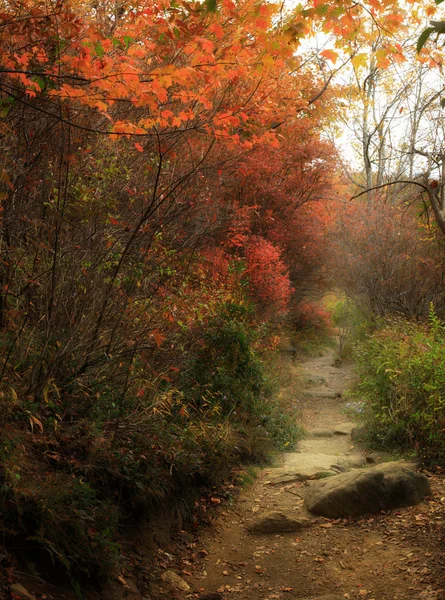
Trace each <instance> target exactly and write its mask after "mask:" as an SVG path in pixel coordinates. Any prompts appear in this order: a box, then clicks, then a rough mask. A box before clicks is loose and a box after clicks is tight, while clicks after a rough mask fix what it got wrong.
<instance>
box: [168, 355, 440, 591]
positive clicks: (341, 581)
mask: <svg viewBox="0 0 445 600" xmlns="http://www.w3.org/2000/svg"><path fill="white" fill-rule="evenodd" d="M334 359H335V352H334V350H333V349H328V350H325V351H324V352H323V354H322V356H319V357H316V358H310V359H308V360H306V361H305V362H304V363H303V364H302V365H300V366H297V365H295V364H293V363H292V362H291V361H290V360H289V364H288V365H287V369H288V373H287V375H288V377H287V379H288V381H287V383H289V385H290V387H292V381H294V383H295V387H296V389H298V387H297V382H298V381H300V382H301V378H302V375H303V378H304V381H305V384H304V387H303V389H302V388H301V383H300V391H299V392H298V393H297V397H296V402H295V403H296V408H297V409H298V410H299V412H300V414H301V415H302V419H303V423H304V425H305V427H306V429H307V430H308V432H311V431H314V430H315V436H308V438H307V439H305V440H304V441H302V442H301V443H300V445H299V449H298V450H299V451H298V452H292V453H288V454H285V455H283V456H282V459H281V461H280V463H279V464H277V465H274V466H273V468H270V467H269V468H265V469H263V470H262V471H261V472H260V474H259V476H258V478H257V479H256V481H255V483H254V484H253V485H251V486H249V487H247V488H246V489H245V490H243V492H242V493H241V495H240V497H239V498H238V499H237V500H236V501H234V504H233V505H232V506H227V507H225V508H224V509H222V511H221V514H220V517H219V518H218V521H217V522H216V524H215V527H213V528H212V529H211V530H210V531H207V532H204V535H203V536H202V537H201V539H200V540H199V541H198V542H197V543H192V544H190V548H189V556H188V557H186V558H185V559H183V562H184V564H183V570H182V576H184V578H185V579H186V580H187V583H188V584H189V585H190V586H191V590H192V591H190V592H188V593H187V592H175V594H174V595H175V597H180V598H203V599H207V598H208V600H214V599H215V600H216V599H220V598H223V599H224V600H225V599H228V600H229V599H233V600H278V599H280V600H286V599H289V600H291V599H292V598H298V599H321V598H323V599H325V600H328V599H329V600H334V599H335V600H337V598H338V599H339V600H340V599H342V598H350V599H359V598H361V599H363V598H365V599H367V600H373V599H374V600H384V599H385V600H386V599H391V600H402V599H403V600H410V599H413V600H414V599H416V600H418V599H429V600H432V599H436V600H439V599H443V598H445V579H444V577H445V575H444V564H445V562H444V555H443V539H441V537H440V535H443V523H442V515H443V502H444V498H443V496H444V495H445V491H444V485H443V479H440V478H437V477H433V478H432V487H433V497H432V498H428V499H427V501H425V502H422V503H421V504H419V505H417V506H414V507H410V508H406V509H400V510H397V511H392V512H390V513H383V514H378V515H374V516H366V517H363V518H349V519H335V520H330V519H324V518H318V519H316V520H315V522H313V523H312V524H311V525H310V526H309V527H304V528H302V529H301V530H299V531H297V532H296V533H295V532H294V533H269V534H252V533H249V531H248V530H247V527H246V526H247V525H248V524H249V522H251V521H252V519H255V518H257V517H258V516H260V515H261V514H263V513H266V512H267V511H282V512H284V513H286V514H287V515H289V516H298V515H300V514H301V511H302V510H304V509H303V507H302V505H303V499H302V497H301V494H302V492H303V491H304V487H305V485H307V483H306V482H305V481H295V480H292V477H286V473H287V475H289V474H290V473H292V471H294V472H296V471H298V470H300V471H304V470H305V469H307V470H308V472H309V471H310V470H311V469H312V470H317V468H318V471H325V470H332V467H331V465H334V471H335V469H336V468H338V469H339V470H341V469H342V465H344V464H345V463H348V462H349V463H351V462H352V463H354V462H355V461H357V462H360V460H361V461H362V462H363V463H365V462H366V460H367V458H366V457H367V455H368V460H372V461H374V460H378V459H379V457H378V456H377V457H376V456H375V455H373V456H372V458H371V459H370V458H369V453H366V452H364V451H363V450H360V449H359V448H357V447H355V446H354V444H353V442H352V440H351V436H350V435H349V434H347V433H345V431H343V432H342V433H332V432H333V431H335V430H337V429H338V427H337V426H338V425H340V424H343V423H344V422H345V421H347V420H348V419H347V417H346V416H345V404H346V403H347V400H346V399H345V398H344V395H343V394H344V392H345V391H346V390H347V389H348V388H350V387H351V385H352V383H353V381H354V375H353V370H352V368H351V367H350V366H348V365H340V366H336V365H335V362H334ZM302 370H303V373H302ZM282 393H283V394H287V393H289V388H287V389H283V390H282ZM340 429H345V430H346V431H347V430H348V426H347V425H346V427H345V428H340ZM349 429H350V426H349ZM318 436H321V437H318ZM327 457H328V458H327ZM317 461H318V462H317ZM330 467H331V468H330ZM294 474H295V473H294ZM312 478H313V477H312ZM176 594H178V595H176ZM161 597H163V598H164V597H165V598H167V597H169V598H171V597H172V593H171V591H170V592H167V591H166V590H165V593H164V594H162V593H161Z"/></svg>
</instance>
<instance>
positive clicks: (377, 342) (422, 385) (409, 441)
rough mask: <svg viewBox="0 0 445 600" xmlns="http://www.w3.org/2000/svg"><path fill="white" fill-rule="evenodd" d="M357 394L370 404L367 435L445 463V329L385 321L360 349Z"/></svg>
mask: <svg viewBox="0 0 445 600" xmlns="http://www.w3.org/2000/svg"><path fill="white" fill-rule="evenodd" d="M358 359H359V369H360V375H361V382H360V384H359V387H358V391H357V394H358V395H363V396H364V397H365V398H366V399H367V401H368V406H369V408H370V411H369V414H368V421H369V428H370V432H371V437H372V438H373V440H374V441H375V442H378V443H379V444H380V445H381V446H386V447H392V448H402V449H405V450H412V451H413V450H415V451H416V452H417V455H418V456H419V457H420V458H422V459H423V460H425V461H428V462H435V463H441V464H444V463H445V435H444V433H445V328H444V325H443V323H442V322H441V321H440V320H439V319H438V318H437V317H436V316H435V314H434V312H433V311H431V313H430V321H429V324H427V325H424V324H419V323H413V322H407V321H402V320H400V321H392V322H388V323H387V325H386V326H385V327H383V328H382V329H381V330H380V331H378V332H376V333H374V334H373V335H372V336H370V337H369V338H368V341H367V342H366V343H365V344H363V345H362V346H361V349H360V350H359V351H358Z"/></svg>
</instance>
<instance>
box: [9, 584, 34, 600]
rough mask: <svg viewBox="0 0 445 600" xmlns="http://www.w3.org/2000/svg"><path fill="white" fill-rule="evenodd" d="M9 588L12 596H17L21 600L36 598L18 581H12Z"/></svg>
mask: <svg viewBox="0 0 445 600" xmlns="http://www.w3.org/2000/svg"><path fill="white" fill-rule="evenodd" d="M9 589H10V592H11V593H12V594H14V596H17V598H20V599H21V600H36V599H35V597H34V596H33V595H32V594H30V593H29V592H28V590H27V589H25V588H24V587H23V585H21V584H20V583H13V584H12V585H11V587H10V588H9Z"/></svg>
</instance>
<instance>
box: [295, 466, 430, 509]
mask: <svg viewBox="0 0 445 600" xmlns="http://www.w3.org/2000/svg"><path fill="white" fill-rule="evenodd" d="M430 493H431V488H430V483H429V481H428V478H427V477H426V476H425V475H423V474H422V473H417V472H416V471H414V470H412V469H410V468H408V467H407V466H406V465H405V464H403V463H401V462H392V463H386V464H384V465H379V466H377V467H372V468H370V469H366V470H358V469H357V470H354V471H350V472H349V473H342V474H341V475H336V476H335V477H330V478H329V479H323V480H320V481H315V482H313V483H311V484H310V486H309V489H308V490H307V492H306V494H305V503H306V507H307V509H308V510H309V511H310V512H312V513H315V514H317V515H321V516H323V517H328V518H336V517H347V516H354V515H363V514H367V513H379V512H380V511H381V510H390V509H392V508H402V507H405V506H412V505H413V504H418V503H419V502H421V500H422V499H423V498H424V497H425V496H428V495H429V494H430Z"/></svg>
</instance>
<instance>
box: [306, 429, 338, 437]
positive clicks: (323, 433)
mask: <svg viewBox="0 0 445 600" xmlns="http://www.w3.org/2000/svg"><path fill="white" fill-rule="evenodd" d="M333 435H334V432H333V431H332V429H321V428H317V429H310V430H309V431H308V432H307V436H308V437H309V438H323V437H333Z"/></svg>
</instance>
